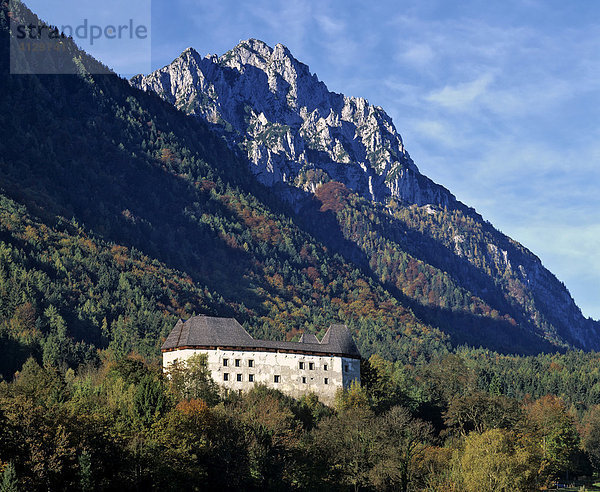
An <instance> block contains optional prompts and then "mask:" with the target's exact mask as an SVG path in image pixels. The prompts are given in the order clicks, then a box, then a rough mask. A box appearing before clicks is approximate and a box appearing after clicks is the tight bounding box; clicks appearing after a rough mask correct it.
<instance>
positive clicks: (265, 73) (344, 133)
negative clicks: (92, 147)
mask: <svg viewBox="0 0 600 492" xmlns="http://www.w3.org/2000/svg"><path fill="white" fill-rule="evenodd" d="M131 83H132V85H133V86H135V87H137V88H139V89H143V90H151V91H154V92H156V93H158V94H159V95H161V96H162V97H163V98H164V99H166V100H168V101H169V102H171V103H172V104H174V105H175V106H177V107H178V108H180V109H182V110H184V111H185V112H187V113H190V114H195V115H197V116H199V117H201V118H203V119H205V120H207V121H208V122H210V123H213V124H214V125H216V126H217V127H218V128H219V130H220V131H222V132H223V133H224V134H225V135H226V137H227V139H228V141H229V142H230V144H232V146H236V147H239V148H240V149H242V151H243V152H245V153H246V154H247V156H248V159H249V162H250V163H251V167H252V170H253V172H254V174H255V175H256V176H257V178H258V179H259V181H261V182H262V183H263V184H266V185H268V186H272V185H274V184H275V183H286V184H288V185H291V186H295V187H297V188H300V189H303V190H305V191H311V192H312V191H314V190H315V188H316V187H317V186H318V185H319V184H321V183H323V182H325V181H329V180H335V181H339V182H341V183H344V184H345V185H346V186H347V187H348V188H350V189H352V190H354V191H355V192H357V193H358V194H360V195H362V196H364V197H365V198H368V199H370V200H373V201H377V202H385V201H387V200H388V199H389V198H390V197H394V198H395V199H398V200H401V201H403V202H407V203H411V204H416V205H425V204H428V203H432V204H436V205H439V206H447V205H449V204H450V203H453V202H455V198H454V196H452V194H450V192H449V191H448V190H446V189H445V188H443V187H441V186H439V185H437V184H435V183H434V182H432V181H431V180H429V179H428V178H426V177H425V176H423V175H422V174H420V173H419V170H418V168H417V166H416V165H415V164H414V162H413V161H412V159H411V158H410V156H409V155H408V153H407V152H406V150H405V148H404V145H403V143H402V138H401V137H400V135H399V134H398V132H397V131H396V129H395V127H394V124H393V123H392V120H391V118H390V117H389V116H388V115H387V114H386V113H385V111H383V109H382V108H380V107H378V106H372V105H370V104H369V103H368V102H367V101H366V100H365V99H363V98H355V97H346V96H344V95H342V94H336V93H334V92H329V91H328V90H327V87H326V86H325V84H324V83H322V82H320V81H319V80H318V78H317V76H316V75H314V74H311V72H310V70H309V68H308V67H307V66H306V65H304V64H303V63H300V62H299V61H298V60H296V59H295V58H294V57H293V56H292V55H291V53H290V52H289V51H288V49H287V48H286V47H285V46H283V45H281V44H278V45H276V46H275V48H270V47H269V46H267V45H266V44H265V43H263V42H262V41H258V40H255V39H249V40H247V41H243V42H241V43H240V44H238V45H237V46H236V47H235V48H233V49H232V50H231V51H228V52H227V53H225V54H224V55H223V56H221V57H217V56H216V55H208V56H206V57H202V56H200V55H199V54H198V53H197V52H196V51H195V50H193V49H191V48H189V49H187V50H186V51H184V52H183V53H182V54H181V56H179V58H177V59H176V60H175V61H173V63H171V64H170V65H168V66H166V67H164V68H163V69H161V70H158V71H156V72H154V73H152V74H150V75H148V76H146V77H144V76H141V75H138V76H136V77H134V78H133V79H132V80H131Z"/></svg>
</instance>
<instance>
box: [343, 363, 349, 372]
mask: <svg viewBox="0 0 600 492" xmlns="http://www.w3.org/2000/svg"><path fill="white" fill-rule="evenodd" d="M344 372H350V366H348V364H344Z"/></svg>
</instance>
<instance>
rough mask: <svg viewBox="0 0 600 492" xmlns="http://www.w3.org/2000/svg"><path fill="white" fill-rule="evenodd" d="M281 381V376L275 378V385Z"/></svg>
mask: <svg viewBox="0 0 600 492" xmlns="http://www.w3.org/2000/svg"><path fill="white" fill-rule="evenodd" d="M280 379H281V376H279V375H276V376H273V382H274V383H278V382H279V380H280Z"/></svg>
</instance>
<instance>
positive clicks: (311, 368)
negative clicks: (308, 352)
mask: <svg viewBox="0 0 600 492" xmlns="http://www.w3.org/2000/svg"><path fill="white" fill-rule="evenodd" d="M314 368H315V363H314V362H309V363H308V370H309V371H313V370H314Z"/></svg>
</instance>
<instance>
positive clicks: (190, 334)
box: [161, 316, 360, 404]
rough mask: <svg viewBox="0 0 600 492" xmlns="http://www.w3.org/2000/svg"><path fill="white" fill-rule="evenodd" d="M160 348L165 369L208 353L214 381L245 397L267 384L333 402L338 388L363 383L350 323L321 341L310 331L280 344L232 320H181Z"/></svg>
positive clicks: (333, 329) (330, 331)
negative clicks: (294, 339) (262, 338)
mask: <svg viewBox="0 0 600 492" xmlns="http://www.w3.org/2000/svg"><path fill="white" fill-rule="evenodd" d="M161 350H162V354H163V369H164V370H165V371H166V370H168V368H169V366H170V365H171V364H173V362H175V361H176V360H179V361H185V360H186V359H187V358H189V357H191V356H192V355H195V354H199V353H201V354H206V355H207V362H208V369H209V370H210V372H211V375H212V378H213V380H214V381H215V382H216V383H217V384H219V385H220V386H222V387H223V388H225V389H227V390H229V391H232V390H233V391H238V392H240V393H241V392H242V391H247V390H249V389H251V388H252V387H253V386H254V385H255V384H265V385H266V386H269V387H271V388H276V389H278V390H280V391H282V392H283V393H286V394H288V395H290V396H293V397H295V398H298V397H300V396H302V395H304V394H306V393H311V392H312V393H315V394H316V395H317V396H318V397H319V399H320V400H321V401H322V402H323V403H326V404H331V403H333V401H334V397H335V394H336V392H337V390H338V389H339V388H348V387H349V386H350V384H351V383H352V381H358V382H360V353H359V351H358V348H357V347H356V344H355V343H354V340H353V339H352V335H351V334H350V331H349V330H348V328H347V327H346V326H345V325H338V324H334V325H331V326H330V327H329V329H328V330H327V333H325V336H324V337H323V339H322V340H321V341H320V342H319V340H318V339H317V337H316V336H315V335H313V334H307V333H305V334H303V335H302V337H301V338H300V341H299V342H277V341H269V340H257V339H255V338H253V337H252V336H251V335H250V334H249V333H248V332H247V331H246V330H245V329H244V328H243V327H242V325H240V324H239V323H238V322H237V321H236V320H235V319H233V318H214V317H209V316H194V317H192V318H190V319H188V320H187V321H183V320H179V321H178V322H177V324H176V325H175V327H174V328H173V330H172V331H171V333H170V334H169V336H168V337H167V339H166V340H165V343H164V344H163V346H162V349H161Z"/></svg>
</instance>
